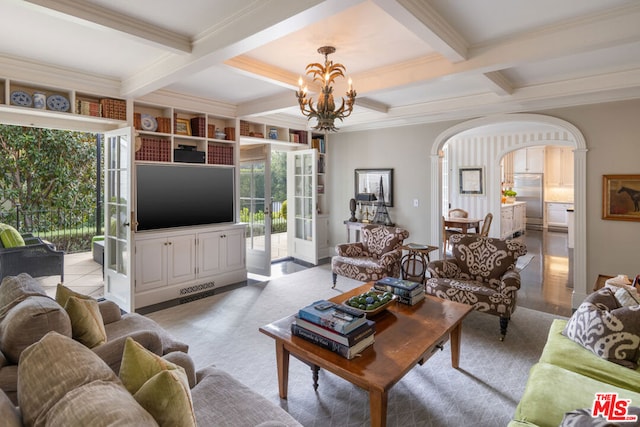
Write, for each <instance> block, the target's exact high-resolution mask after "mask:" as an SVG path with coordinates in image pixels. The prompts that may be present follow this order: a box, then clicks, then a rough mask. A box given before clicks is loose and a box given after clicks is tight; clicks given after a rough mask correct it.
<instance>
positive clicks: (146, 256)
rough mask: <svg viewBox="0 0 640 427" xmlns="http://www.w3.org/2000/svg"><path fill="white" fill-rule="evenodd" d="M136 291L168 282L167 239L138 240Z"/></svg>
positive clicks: (157, 286)
mask: <svg viewBox="0 0 640 427" xmlns="http://www.w3.org/2000/svg"><path fill="white" fill-rule="evenodd" d="M135 246H136V291H137V292H140V291H146V290H149V289H155V288H159V287H161V286H165V285H166V284H167V265H166V260H167V239H166V238H164V237H161V238H155V239H144V240H138V239H137V240H136V243H135Z"/></svg>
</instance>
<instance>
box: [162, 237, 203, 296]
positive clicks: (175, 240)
mask: <svg viewBox="0 0 640 427" xmlns="http://www.w3.org/2000/svg"><path fill="white" fill-rule="evenodd" d="M168 249H169V250H168V251H167V260H168V262H167V267H168V271H167V282H168V283H169V284H170V285H173V284H175V283H181V282H187V281H189V280H193V279H195V278H196V235H195V234H185V235H180V236H174V237H171V238H169V239H168Z"/></svg>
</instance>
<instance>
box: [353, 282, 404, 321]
mask: <svg viewBox="0 0 640 427" xmlns="http://www.w3.org/2000/svg"><path fill="white" fill-rule="evenodd" d="M396 298H397V295H394V294H392V293H391V292H380V291H376V290H373V289H371V290H370V291H369V292H365V293H363V294H360V295H356V296H353V297H351V298H349V299H348V300H346V301H345V302H343V303H342V304H343V305H346V306H347V307H349V308H353V309H355V310H358V311H360V312H362V313H364V314H365V315H367V317H369V316H375V315H376V314H378V313H380V312H382V311H384V310H386V309H387V308H388V307H389V306H390V305H391V304H393V302H394V301H395V300H396ZM363 306H364V308H362V307H363ZM367 307H371V308H367Z"/></svg>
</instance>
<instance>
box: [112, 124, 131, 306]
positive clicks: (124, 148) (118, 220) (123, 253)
mask: <svg viewBox="0 0 640 427" xmlns="http://www.w3.org/2000/svg"><path fill="white" fill-rule="evenodd" d="M132 134H133V132H132V129H131V128H124V129H118V130H115V131H112V132H107V133H105V146H104V147H105V156H104V158H105V160H104V162H105V165H104V173H105V176H104V187H105V190H104V219H105V227H104V296H105V298H107V299H109V300H111V301H114V302H115V303H117V304H118V305H119V306H120V308H121V309H122V310H124V311H126V312H129V313H131V312H133V311H134V309H135V307H134V304H133V291H134V287H133V286H132V285H131V283H132V280H131V277H132V271H131V266H132V257H133V253H132V244H131V235H132V231H131V222H132V218H133V217H132V215H133V211H132V209H131V174H132V170H131V166H132V161H131V152H132V149H131V147H132V144H131V142H132Z"/></svg>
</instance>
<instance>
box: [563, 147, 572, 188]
mask: <svg viewBox="0 0 640 427" xmlns="http://www.w3.org/2000/svg"><path fill="white" fill-rule="evenodd" d="M562 185H564V186H565V187H573V148H571V147H562Z"/></svg>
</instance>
